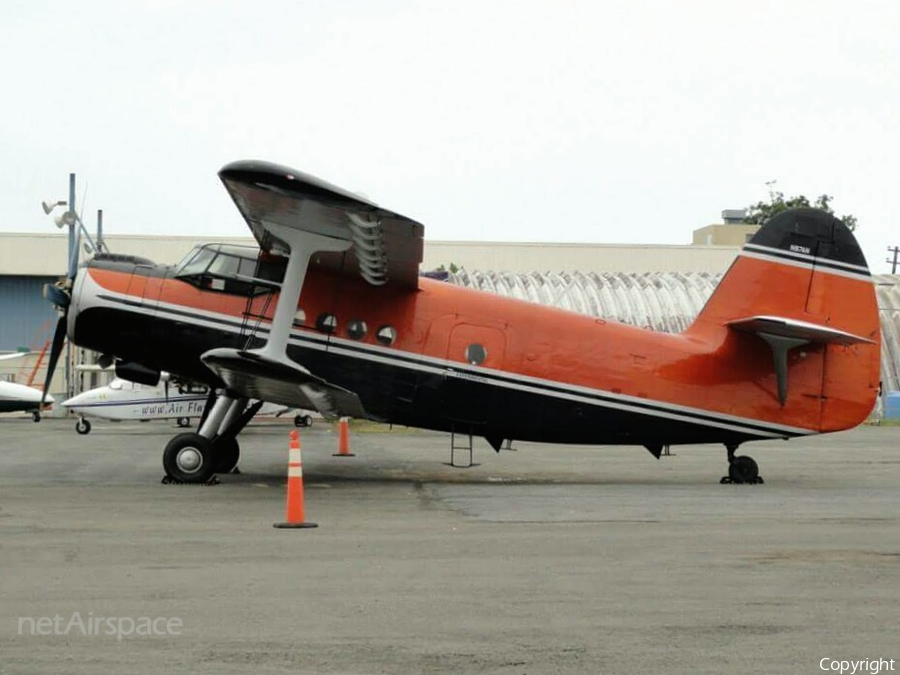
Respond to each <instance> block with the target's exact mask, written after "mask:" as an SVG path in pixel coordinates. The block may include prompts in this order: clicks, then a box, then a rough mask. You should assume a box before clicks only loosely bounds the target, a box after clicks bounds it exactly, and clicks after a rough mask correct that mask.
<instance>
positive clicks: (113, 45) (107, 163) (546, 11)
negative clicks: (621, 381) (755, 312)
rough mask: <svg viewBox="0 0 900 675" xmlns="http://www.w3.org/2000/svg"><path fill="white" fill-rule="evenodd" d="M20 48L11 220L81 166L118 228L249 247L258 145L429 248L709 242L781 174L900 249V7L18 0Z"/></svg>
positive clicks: (786, 183)
mask: <svg viewBox="0 0 900 675" xmlns="http://www.w3.org/2000/svg"><path fill="white" fill-rule="evenodd" d="M0 62H2V64H3V65H2V73H3V77H2V81H0V82H2V95H0V102H2V105H0V159H2V162H0V185H2V189H0V214H2V219H3V224H2V228H3V229H4V230H6V231H35V232H46V231H49V230H52V229H53V226H52V221H50V219H49V218H47V217H46V216H44V215H43V212H42V211H41V209H40V202H41V200H42V199H45V198H65V197H66V195H67V190H68V174H69V172H75V173H76V174H77V176H78V200H79V201H81V200H82V196H83V191H84V189H85V188H86V189H87V199H86V206H85V211H84V220H85V221H86V222H88V223H93V222H94V221H95V214H96V210H97V209H98V208H102V209H104V223H105V226H106V228H107V229H108V231H114V232H116V233H158V234H175V233H179V234H194V235H202V236H207V235H208V236H209V237H210V238H211V239H214V238H215V237H216V236H217V235H234V236H239V235H245V234H248V230H247V229H246V227H245V225H244V223H243V221H242V220H241V218H240V216H239V214H238V213H237V211H236V210H235V209H234V207H233V205H232V204H231V201H230V199H229V198H228V196H227V194H226V192H225V190H224V188H223V187H222V185H221V183H220V182H219V181H218V178H217V176H216V172H217V171H218V169H219V168H221V166H222V165H224V164H226V163H227V162H229V161H232V160H235V159H251V158H254V159H266V160H270V161H275V162H279V163H282V164H287V165H288V166H292V167H294V168H296V169H299V170H301V171H305V172H308V173H312V174H314V175H317V176H319V177H320V178H323V179H325V180H328V181H330V182H332V183H335V184H337V185H340V186H342V187H344V188H347V189H350V190H354V191H361V192H363V193H365V194H366V195H367V196H368V197H369V198H371V199H373V200H374V201H376V202H378V203H379V204H381V205H382V206H384V207H385V208H388V209H391V210H394V211H398V212H400V213H402V214H404V215H407V216H410V217H412V218H415V219H417V220H419V221H420V222H422V223H423V224H424V225H425V234H426V238H428V239H440V240H496V241H555V242H559V241H565V242H595V243H648V244H653V243H660V244H662V243H665V244H681V243H683V244H686V243H690V240H691V232H692V230H694V229H695V228H698V227H702V226H703V225H707V224H710V223H713V222H719V218H720V213H721V211H722V209H726V208H741V207H745V206H747V205H748V204H750V203H753V202H756V201H758V200H760V199H764V198H766V196H767V189H768V188H767V187H766V182H767V181H771V180H777V185H776V187H777V188H778V189H780V190H782V191H783V192H785V193H786V194H787V195H793V194H806V195H807V196H809V197H811V198H812V197H815V196H816V195H819V194H821V193H828V194H830V195H833V196H834V207H835V209H836V211H838V213H839V215H840V214H843V213H851V214H853V215H855V216H856V217H857V218H858V220H859V230H858V234H859V238H860V240H861V242H862V244H863V247H864V250H865V252H866V255H867V257H868V258H869V263H870V265H871V267H872V269H873V271H876V272H884V271H887V269H888V266H887V265H886V263H885V262H884V260H885V257H886V255H887V252H886V250H885V249H886V247H887V246H888V245H900V218H898V205H897V204H896V203H895V200H897V192H898V189H900V112H898V110H900V3H898V2H893V1H891V0H881V1H878V2H876V1H872V0H852V1H851V0H846V1H843V2H828V1H827V0H824V1H823V0H775V1H768V0H752V1H750V0H733V1H728V2H722V1H721V0H719V1H715V2H713V1H709V2H707V1H701V0H669V1H654V0H628V1H627V2H626V1H625V0H616V1H614V2H613V1H604V0H594V1H592V2H566V1H564V0H554V1H553V2H550V1H549V0H541V1H535V2H532V1H519V2H499V1H491V0H481V1H479V2H467V1H462V2H461V1H458V0H454V1H453V2H412V1H407V0H382V1H380V2H374V1H369V2H364V1H362V0H358V1H354V0H343V1H342V0H330V1H327V2H306V1H302V0H293V1H290V2H275V1H266V0H256V1H255V2H227V1H223V0H216V1H214V2H213V1H209V2H206V1H197V2H188V1H186V0H185V1H175V0H171V1H168V0H135V1H131V2H129V1H127V0H114V1H111V2H100V1H94V0H81V1H79V2H69V1H66V2H43V1H41V0H21V1H13V2H10V1H9V0H7V1H5V2H3V3H2V4H0ZM53 231H55V230H53ZM161 262H174V261H161Z"/></svg>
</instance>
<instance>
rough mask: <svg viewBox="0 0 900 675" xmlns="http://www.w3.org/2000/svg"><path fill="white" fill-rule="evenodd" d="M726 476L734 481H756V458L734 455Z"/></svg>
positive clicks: (757, 467) (757, 472) (757, 474)
mask: <svg viewBox="0 0 900 675" xmlns="http://www.w3.org/2000/svg"><path fill="white" fill-rule="evenodd" d="M728 477H729V478H730V479H731V480H732V481H733V482H735V483H756V482H757V479H758V478H759V466H758V465H757V464H756V460H754V459H753V458H752V457H749V456H747V455H741V456H740V457H735V458H734V461H733V462H731V464H730V465H729V466H728Z"/></svg>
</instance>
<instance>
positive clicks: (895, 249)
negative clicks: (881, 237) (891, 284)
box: [887, 246, 900, 274]
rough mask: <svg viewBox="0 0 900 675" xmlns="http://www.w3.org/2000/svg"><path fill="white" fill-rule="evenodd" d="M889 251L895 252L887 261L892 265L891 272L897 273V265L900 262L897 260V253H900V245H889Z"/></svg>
mask: <svg viewBox="0 0 900 675" xmlns="http://www.w3.org/2000/svg"><path fill="white" fill-rule="evenodd" d="M888 253H893V254H894V257H893V259H891V258H888V259H887V262H888V264H890V266H891V274H896V273H897V265H898V264H900V262H898V261H897V255H898V254H900V246H888Z"/></svg>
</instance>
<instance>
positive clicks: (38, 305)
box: [0, 275, 58, 351]
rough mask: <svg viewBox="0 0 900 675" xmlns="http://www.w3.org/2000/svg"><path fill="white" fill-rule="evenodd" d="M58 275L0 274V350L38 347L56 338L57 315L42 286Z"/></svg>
mask: <svg viewBox="0 0 900 675" xmlns="http://www.w3.org/2000/svg"><path fill="white" fill-rule="evenodd" d="M57 278H58V277H26V276H2V275H0V351H14V350H16V349H19V348H20V347H27V348H29V349H35V350H39V349H40V348H41V347H42V346H43V344H44V341H45V340H49V339H51V338H52V337H53V329H54V328H55V326H56V320H57V314H56V311H55V310H54V309H53V306H52V305H51V304H50V303H49V302H47V300H45V299H44V297H43V288H44V284H46V283H54V282H55V281H56V280H57Z"/></svg>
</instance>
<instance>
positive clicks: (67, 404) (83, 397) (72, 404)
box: [60, 392, 89, 408]
mask: <svg viewBox="0 0 900 675" xmlns="http://www.w3.org/2000/svg"><path fill="white" fill-rule="evenodd" d="M88 398H89V397H88V392H82V393H81V394H76V395H75V396H73V397H72V398H67V399H66V400H65V401H63V402H62V403H61V404H60V405H61V406H62V407H64V408H77V407H78V406H80V405H84V404H85V403H87V401H88Z"/></svg>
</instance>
